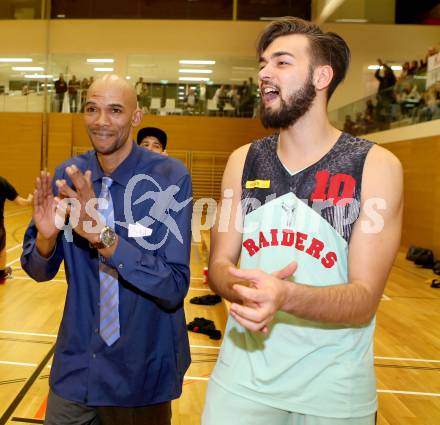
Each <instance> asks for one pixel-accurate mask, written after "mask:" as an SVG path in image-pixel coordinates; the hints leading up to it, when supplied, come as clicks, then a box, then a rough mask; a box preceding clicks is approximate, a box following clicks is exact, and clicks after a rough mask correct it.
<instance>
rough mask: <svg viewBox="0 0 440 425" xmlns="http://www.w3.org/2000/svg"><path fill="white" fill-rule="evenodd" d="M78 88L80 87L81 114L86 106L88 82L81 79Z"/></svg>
mask: <svg viewBox="0 0 440 425" xmlns="http://www.w3.org/2000/svg"><path fill="white" fill-rule="evenodd" d="M80 87H81V112H84V105H85V104H86V99H87V90H88V89H89V87H90V83H89V80H88V79H87V78H83V80H82V81H81V86H80Z"/></svg>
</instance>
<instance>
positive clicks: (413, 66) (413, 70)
mask: <svg viewBox="0 0 440 425" xmlns="http://www.w3.org/2000/svg"><path fill="white" fill-rule="evenodd" d="M418 69H419V64H418V62H417V61H416V60H413V61H412V62H411V65H410V67H409V69H408V75H415V74H417V71H418Z"/></svg>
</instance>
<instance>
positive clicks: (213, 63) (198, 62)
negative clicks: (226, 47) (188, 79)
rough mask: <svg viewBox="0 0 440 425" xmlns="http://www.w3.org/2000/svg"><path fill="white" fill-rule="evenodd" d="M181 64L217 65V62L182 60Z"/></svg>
mask: <svg viewBox="0 0 440 425" xmlns="http://www.w3.org/2000/svg"><path fill="white" fill-rule="evenodd" d="M179 63H180V64H182V65H215V61H212V60H192V59H181V60H180V61H179Z"/></svg>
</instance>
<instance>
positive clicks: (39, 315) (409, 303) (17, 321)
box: [0, 205, 440, 425]
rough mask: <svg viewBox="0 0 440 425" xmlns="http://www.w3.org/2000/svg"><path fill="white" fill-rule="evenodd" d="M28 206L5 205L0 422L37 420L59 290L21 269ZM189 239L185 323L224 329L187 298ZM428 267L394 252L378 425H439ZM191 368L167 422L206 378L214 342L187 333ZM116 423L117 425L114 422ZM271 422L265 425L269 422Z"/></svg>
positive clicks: (437, 297) (213, 311) (192, 423)
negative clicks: (7, 275)
mask: <svg viewBox="0 0 440 425" xmlns="http://www.w3.org/2000/svg"><path fill="white" fill-rule="evenodd" d="M30 217H31V211H30V209H29V208H28V209H18V208H16V207H14V206H11V205H7V206H6V211H5V224H6V229H7V235H8V236H7V254H8V259H7V263H8V265H11V266H12V268H13V278H12V279H9V280H8V281H7V282H6V284H4V285H2V286H0V425H3V424H19V423H43V418H44V409H45V401H46V397H47V392H48V375H49V372H50V365H51V362H52V352H53V347H54V343H55V337H56V333H57V329H58V325H59V322H60V319H61V315H62V311H63V305H64V297H65V293H66V284H65V275H64V271H63V270H61V271H60V272H59V273H58V275H57V276H56V278H55V279H54V280H53V281H51V282H48V283H43V284H37V283H35V282H34V281H32V280H31V279H30V278H29V277H27V276H26V275H25V273H24V272H23V270H21V268H20V261H19V257H20V253H21V241H22V237H23V233H24V231H25V229H26V226H27V223H28V222H29V220H30ZM202 251H203V250H202V249H201V245H200V244H195V243H194V244H193V249H192V255H191V276H192V277H191V288H190V291H189V294H188V296H187V299H186V301H185V312H186V316H187V322H189V321H191V320H192V319H193V318H194V317H198V316H203V317H205V318H207V319H211V320H214V322H215V324H216V326H217V328H218V329H220V330H222V331H223V329H224V325H225V321H226V317H227V310H226V307H225V306H224V304H223V303H222V304H217V305H215V306H199V305H193V304H190V303H189V299H190V298H192V297H193V296H200V295H204V294H207V293H210V291H209V289H208V288H207V286H206V285H204V284H203V282H202V280H203V278H202V268H203V265H204V263H205V261H206V256H205V255H204V253H203V252H202ZM433 278H434V275H433V273H432V271H431V270H425V269H419V268H417V267H415V266H414V265H413V264H412V263H410V262H408V261H406V260H405V258H404V254H403V253H400V254H399V256H398V258H397V260H396V262H395V265H394V267H393V270H392V273H391V276H390V278H389V282H388V285H387V288H386V290H385V296H384V298H383V301H382V302H381V305H380V308H379V312H378V315H377V331H376V336H375V355H376V359H375V365H376V373H377V381H378V392H379V394H378V395H379V416H378V417H379V421H378V425H439V424H440V326H439V318H440V289H432V288H430V286H429V285H430V282H431V280H432V279H433ZM190 344H191V352H192V360H193V362H192V365H191V367H190V368H189V370H188V372H187V375H186V378H185V382H184V387H183V395H182V397H181V398H180V399H179V400H177V401H175V402H174V403H173V425H198V424H199V418H200V414H201V411H202V408H203V402H204V396H205V390H206V384H207V379H208V377H209V374H210V372H211V370H212V368H213V366H214V364H215V361H216V358H217V355H218V349H219V346H220V343H219V341H213V340H210V339H209V337H207V336H205V335H199V334H194V333H192V332H190ZM121 425H123V424H121ZM268 425H270V424H268Z"/></svg>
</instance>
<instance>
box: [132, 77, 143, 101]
mask: <svg viewBox="0 0 440 425" xmlns="http://www.w3.org/2000/svg"><path fill="white" fill-rule="evenodd" d="M134 89H135V91H136V98H137V101H138V105H139V108H141V109H142V106H143V105H142V99H141V94H142V90H143V89H144V79H143V78H142V77H139V80H137V81H136V84H135V85H134Z"/></svg>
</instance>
